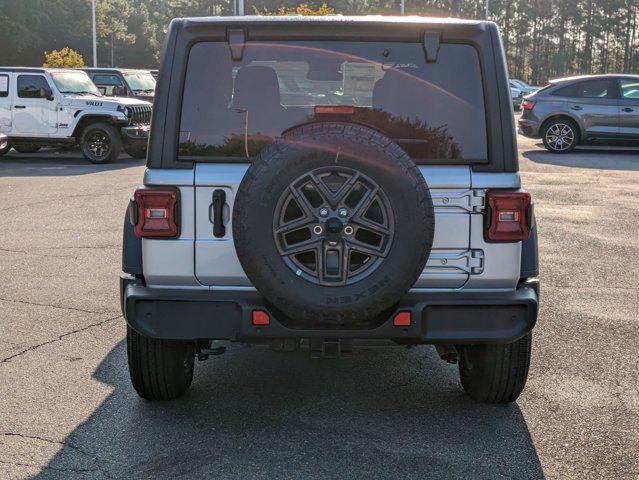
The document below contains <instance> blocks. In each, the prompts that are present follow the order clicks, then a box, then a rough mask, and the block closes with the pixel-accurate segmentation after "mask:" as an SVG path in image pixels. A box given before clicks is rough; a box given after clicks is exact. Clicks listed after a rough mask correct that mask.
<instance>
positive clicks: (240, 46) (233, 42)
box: [227, 28, 246, 61]
mask: <svg viewBox="0 0 639 480" xmlns="http://www.w3.org/2000/svg"><path fill="white" fill-rule="evenodd" d="M227 33H228V40H227V41H228V44H229V48H230V49H231V58H232V59H233V60H235V61H240V60H242V57H243V56H244V46H245V45H246V32H244V30H243V29H241V28H229V30H228V32H227Z"/></svg>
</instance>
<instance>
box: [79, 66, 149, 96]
mask: <svg viewBox="0 0 639 480" xmlns="http://www.w3.org/2000/svg"><path fill="white" fill-rule="evenodd" d="M83 70H84V71H85V72H87V74H88V75H89V77H91V80H93V83H95V86H96V87H98V90H100V92H101V93H102V95H106V96H109V97H133V98H137V99H138V100H146V101H148V102H151V103H153V96H154V95H155V77H154V76H153V75H151V72H150V71H149V70H136V69H131V68H83Z"/></svg>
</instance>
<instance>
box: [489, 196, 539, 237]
mask: <svg viewBox="0 0 639 480" xmlns="http://www.w3.org/2000/svg"><path fill="white" fill-rule="evenodd" d="M487 205H488V212H487V226H486V238H487V240H488V241H491V242H520V241H523V240H526V239H527V238H528V236H529V235H530V228H531V222H532V202H531V199H530V193H528V192H498V191H489V192H488V195H487Z"/></svg>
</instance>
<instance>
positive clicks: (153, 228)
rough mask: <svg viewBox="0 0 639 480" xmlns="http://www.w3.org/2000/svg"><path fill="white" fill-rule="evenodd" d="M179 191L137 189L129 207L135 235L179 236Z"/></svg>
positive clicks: (174, 189)
mask: <svg viewBox="0 0 639 480" xmlns="http://www.w3.org/2000/svg"><path fill="white" fill-rule="evenodd" d="M179 202H180V191H179V190H178V189H177V188H171V187H146V188H139V189H137V190H136V191H135V193H134V194H133V198H132V199H131V205H130V210H129V212H130V216H131V223H132V224H133V226H134V227H135V234H136V235H137V236H138V237H142V238H176V237H178V236H179V235H180V222H179V218H178V208H179Z"/></svg>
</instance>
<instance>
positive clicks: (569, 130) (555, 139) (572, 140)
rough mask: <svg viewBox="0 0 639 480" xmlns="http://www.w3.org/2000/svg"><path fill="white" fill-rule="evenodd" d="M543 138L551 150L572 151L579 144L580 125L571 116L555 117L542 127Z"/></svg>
mask: <svg viewBox="0 0 639 480" xmlns="http://www.w3.org/2000/svg"><path fill="white" fill-rule="evenodd" d="M541 139H542V141H543V142H544V147H546V150H548V151H549V152H552V153H568V152H572V151H573V150H574V149H575V147H576V146H577V145H578V144H579V127H578V126H577V124H576V123H575V122H574V121H572V120H571V119H569V118H555V119H553V120H550V121H549V122H548V123H546V124H545V125H544V127H543V128H542V131H541Z"/></svg>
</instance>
